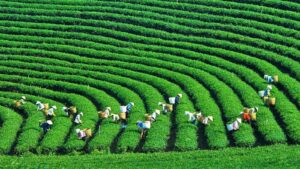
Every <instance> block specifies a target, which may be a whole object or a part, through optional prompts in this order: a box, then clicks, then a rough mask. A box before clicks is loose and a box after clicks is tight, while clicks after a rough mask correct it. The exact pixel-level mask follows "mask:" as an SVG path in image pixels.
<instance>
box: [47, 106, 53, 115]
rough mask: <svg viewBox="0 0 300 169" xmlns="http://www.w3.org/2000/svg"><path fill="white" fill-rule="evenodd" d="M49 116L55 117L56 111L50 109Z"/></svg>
mask: <svg viewBox="0 0 300 169" xmlns="http://www.w3.org/2000/svg"><path fill="white" fill-rule="evenodd" d="M48 115H49V116H53V115H54V109H53V108H50V109H49V110H48Z"/></svg>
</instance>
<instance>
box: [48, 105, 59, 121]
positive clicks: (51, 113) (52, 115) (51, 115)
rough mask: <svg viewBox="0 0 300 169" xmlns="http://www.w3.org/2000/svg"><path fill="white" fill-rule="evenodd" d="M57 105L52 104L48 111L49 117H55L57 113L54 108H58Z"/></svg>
mask: <svg viewBox="0 0 300 169" xmlns="http://www.w3.org/2000/svg"><path fill="white" fill-rule="evenodd" d="M56 109H57V107H56V106H52V107H51V108H50V109H49V110H48V111H47V118H49V119H51V118H53V117H54V116H56V115H55V113H54V110H56Z"/></svg>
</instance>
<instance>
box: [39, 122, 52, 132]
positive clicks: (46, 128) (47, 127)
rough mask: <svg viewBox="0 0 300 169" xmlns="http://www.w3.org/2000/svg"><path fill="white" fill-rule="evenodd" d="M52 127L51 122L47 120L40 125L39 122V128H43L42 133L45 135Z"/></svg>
mask: <svg viewBox="0 0 300 169" xmlns="http://www.w3.org/2000/svg"><path fill="white" fill-rule="evenodd" d="M52 125H53V122H52V121H51V120H47V121H45V122H42V123H41V122H40V127H41V128H43V131H44V133H47V132H48V131H49V130H50V129H51V126H52Z"/></svg>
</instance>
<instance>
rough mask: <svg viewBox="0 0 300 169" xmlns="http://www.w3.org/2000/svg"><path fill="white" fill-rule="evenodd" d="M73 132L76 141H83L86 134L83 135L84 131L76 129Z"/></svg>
mask: <svg viewBox="0 0 300 169" xmlns="http://www.w3.org/2000/svg"><path fill="white" fill-rule="evenodd" d="M75 131H76V134H77V137H78V139H80V140H84V141H85V139H86V133H85V131H84V130H80V129H76V130H75Z"/></svg>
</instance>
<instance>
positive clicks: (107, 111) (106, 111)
mask: <svg viewBox="0 0 300 169" xmlns="http://www.w3.org/2000/svg"><path fill="white" fill-rule="evenodd" d="M104 114H105V118H108V116H109V110H107V109H106V110H105V111H104Z"/></svg>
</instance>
